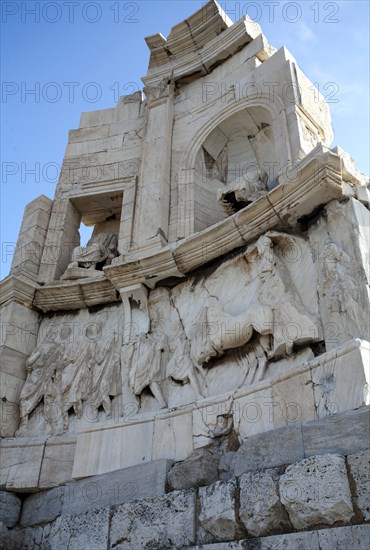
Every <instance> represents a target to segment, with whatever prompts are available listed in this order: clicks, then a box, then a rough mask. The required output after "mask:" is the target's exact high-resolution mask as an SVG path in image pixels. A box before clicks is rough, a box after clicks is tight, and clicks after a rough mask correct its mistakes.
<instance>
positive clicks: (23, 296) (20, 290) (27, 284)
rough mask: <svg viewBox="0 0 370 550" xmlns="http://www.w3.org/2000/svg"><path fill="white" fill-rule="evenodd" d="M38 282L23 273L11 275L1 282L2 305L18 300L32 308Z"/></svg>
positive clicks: (0, 299)
mask: <svg viewBox="0 0 370 550" xmlns="http://www.w3.org/2000/svg"><path fill="white" fill-rule="evenodd" d="M38 286H39V285H38V284H37V283H35V282H34V281H32V280H31V279H28V278H27V277H24V276H22V275H9V276H8V277H6V279H3V280H2V281H1V282H0V306H5V305H7V304H8V303H11V302H17V303H18V304H21V305H23V306H26V307H28V308H32V304H33V299H34V296H35V291H36V289H37V288H38Z"/></svg>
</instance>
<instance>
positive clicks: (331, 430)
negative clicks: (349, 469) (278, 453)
mask: <svg viewBox="0 0 370 550" xmlns="http://www.w3.org/2000/svg"><path fill="white" fill-rule="evenodd" d="M369 430H370V407H362V408H361V409H359V410H357V411H347V412H344V413H340V414H335V415H333V416H328V417H327V418H324V419H322V420H320V421H314V422H308V423H307V424H304V425H303V426H302V433H303V442H304V449H305V453H306V456H312V455H319V454H325V453H333V454H334V453H337V454H342V455H349V454H352V453H353V452H357V451H365V450H366V449H367V448H368V447H369V435H368V434H369Z"/></svg>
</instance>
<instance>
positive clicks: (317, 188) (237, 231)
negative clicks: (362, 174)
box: [34, 146, 343, 311]
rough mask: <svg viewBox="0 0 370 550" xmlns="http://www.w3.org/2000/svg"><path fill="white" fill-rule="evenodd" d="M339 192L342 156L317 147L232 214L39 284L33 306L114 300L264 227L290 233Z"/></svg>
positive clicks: (180, 272) (202, 261) (182, 271)
mask: <svg viewBox="0 0 370 550" xmlns="http://www.w3.org/2000/svg"><path fill="white" fill-rule="evenodd" d="M342 196H343V189H342V161H341V157H340V156H338V155H336V154H334V153H333V152H332V151H330V150H329V149H327V148H324V147H323V146H318V147H316V149H315V150H314V151H312V153H310V155H308V156H307V157H306V158H305V159H303V160H302V161H301V162H300V163H298V164H297V165H296V166H295V167H293V168H291V169H290V170H289V171H287V172H286V173H285V174H284V178H283V179H282V180H281V183H280V184H279V185H278V186H277V187H275V188H274V189H272V190H271V191H270V192H269V193H268V194H267V195H265V196H264V197H261V198H260V199H259V200H257V201H255V202H253V203H252V204H250V205H248V206H247V207H246V208H244V209H243V210H240V211H239V212H237V213H236V214H234V215H233V216H230V217H228V218H226V219H225V220H223V221H221V222H219V223H217V224H215V225H213V226H211V227H209V228H207V229H205V230H203V231H200V232H199V233H195V234H194V235H191V236H190V237H187V238H186V239H183V240H181V241H178V242H177V243H174V244H172V245H168V246H166V247H163V248H162V249H161V250H159V251H156V252H154V253H153V254H151V255H147V256H145V257H137V258H136V259H132V260H131V261H126V262H125V261H122V263H120V264H114V265H111V266H108V267H106V268H104V273H105V275H106V279H103V280H91V281H88V280H87V281H82V280H79V281H66V282H58V283H54V284H48V285H47V286H44V287H40V288H38V289H37V290H36V294H35V300H34V306H35V307H36V308H38V309H41V310H42V311H57V310H72V309H80V308H85V307H92V306H94V305H98V304H105V303H110V302H114V301H117V300H118V299H119V298H118V291H121V290H122V289H124V288H126V287H128V286H131V285H136V284H144V285H146V286H147V287H149V288H154V287H155V286H156V284H157V283H158V282H160V281H163V280H165V279H168V278H171V277H178V278H181V277H184V276H185V275H186V274H188V273H191V272H192V271H194V270H195V269H198V268H201V267H202V266H204V265H206V264H207V263H208V262H210V261H212V260H215V259H217V258H220V257H222V256H224V255H225V254H228V253H230V252H232V251H234V250H236V249H238V248H240V247H242V246H245V245H247V244H250V243H251V242H253V241H254V240H256V239H257V238H258V237H259V236H260V235H261V234H263V233H265V232H266V231H269V230H272V229H277V228H278V229H282V230H285V231H294V230H295V229H296V228H298V227H299V220H301V219H302V220H303V221H304V219H305V217H309V216H310V214H312V213H314V212H315V210H317V209H318V208H319V207H322V206H324V205H325V204H327V203H328V202H330V201H331V200H334V199H339V198H341V197H342Z"/></svg>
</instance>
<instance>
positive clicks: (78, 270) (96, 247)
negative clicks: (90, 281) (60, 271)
mask: <svg viewBox="0 0 370 550" xmlns="http://www.w3.org/2000/svg"><path fill="white" fill-rule="evenodd" d="M117 247H118V238H117V236H116V235H114V234H113V233H99V234H98V235H96V236H95V237H92V238H91V239H90V240H89V241H88V243H87V245H86V246H77V247H76V248H75V249H74V250H73V253H72V262H71V263H70V264H69V265H68V268H67V270H66V272H65V273H64V275H63V276H62V277H61V279H62V280H68V279H79V278H85V277H99V276H101V275H102V272H101V271H102V269H103V267H104V266H106V265H110V264H111V263H112V260H113V259H114V258H115V257H116V256H118V249H117Z"/></svg>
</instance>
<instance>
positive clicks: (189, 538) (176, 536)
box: [110, 491, 195, 550]
mask: <svg viewBox="0 0 370 550" xmlns="http://www.w3.org/2000/svg"><path fill="white" fill-rule="evenodd" d="M194 542H195V493H194V492H192V491H191V492H190V491H188V492H183V491H175V492H173V493H170V494H168V495H166V496H164V497H162V498H151V499H145V500H141V501H136V502H132V503H127V504H123V505H122V506H119V507H118V508H117V510H116V511H115V512H114V513H113V517H112V520H111V529H110V548H115V549H117V550H132V549H134V548H137V549H139V548H148V549H149V548H153V549H154V548H158V549H159V548H160V549H161V550H162V549H163V550H164V549H166V548H181V547H182V546H190V545H191V544H194Z"/></svg>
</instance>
